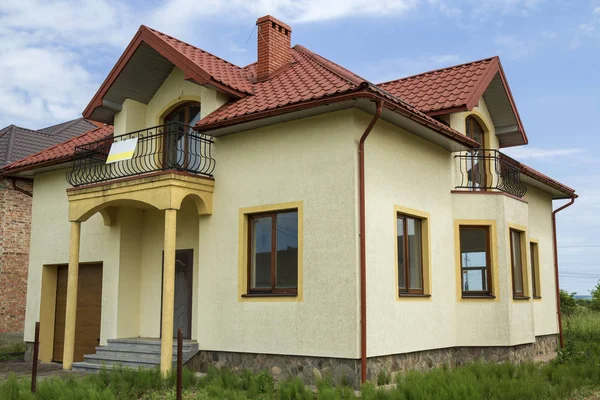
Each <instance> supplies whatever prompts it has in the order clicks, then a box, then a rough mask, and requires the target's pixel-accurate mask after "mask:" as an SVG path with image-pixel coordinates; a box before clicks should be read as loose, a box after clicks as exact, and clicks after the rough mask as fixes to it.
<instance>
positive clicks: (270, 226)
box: [247, 209, 298, 295]
mask: <svg viewBox="0 0 600 400" xmlns="http://www.w3.org/2000/svg"><path fill="white" fill-rule="evenodd" d="M247 254H248V275H247V276H248V278H249V279H248V294H273V295H277V294H279V295H295V294H297V291H298V210H297V209H293V210H283V211H275V212H265V213H260V214H251V215H248V250H247Z"/></svg>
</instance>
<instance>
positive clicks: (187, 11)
mask: <svg viewBox="0 0 600 400" xmlns="http://www.w3.org/2000/svg"><path fill="white" fill-rule="evenodd" d="M268 13H269V14H272V15H274V16H275V17H277V18H279V19H281V20H283V21H284V22H287V23H288V24H290V25H291V26H292V30H293V32H292V42H293V43H299V44H302V45H304V46H306V47H308V48H309V49H311V50H313V51H316V52H317V53H319V54H322V55H323V56H325V57H327V58H330V59H332V60H333V61H336V62H338V63H340V64H342V65H343V66H345V67H347V68H349V69H351V70H353V71H354V72H356V73H358V74H359V75H361V76H363V77H365V78H367V79H369V80H371V81H373V82H381V81H385V80H389V79H394V78H398V77H402V76H406V75H410V74H414V73H419V72H423V71H426V70H431V69H435V68H440V67H444V66H448V65H453V64H458V63H462V62H466V61H471V60H475V59H480V58H485V57H489V56H492V55H499V56H500V58H501V61H502V64H503V67H504V70H505V72H506V75H507V77H508V82H509V84H510V86H511V89H512V92H513V95H514V97H515V100H516V103H517V106H518V108H519V112H520V114H521V118H522V120H523V124H524V126H525V129H526V131H527V134H528V136H529V141H530V144H529V146H526V147H523V148H516V149H512V150H507V153H509V154H510V155H512V156H514V157H516V158H518V159H519V160H521V161H524V162H526V163H528V164H529V165H531V166H533V167H534V168H537V169H538V170H540V171H542V172H544V173H546V174H548V175H550V176H552V177H553V178H556V179H559V180H560V181H562V182H564V183H566V184H568V185H570V186H571V187H574V188H576V189H577V191H578V193H579V195H580V196H581V197H580V198H579V199H578V200H577V202H576V203H575V205H574V206H572V207H570V208H568V209H567V210H565V211H563V212H561V213H560V214H559V218H558V219H559V223H558V227H559V246H560V247H561V248H560V263H561V269H560V272H561V286H562V287H563V288H565V289H567V290H569V291H576V292H578V293H580V294H587V293H588V291H589V290H590V289H591V288H592V287H593V286H594V284H595V282H596V281H597V280H598V279H600V187H599V186H598V182H600V157H599V156H598V155H597V152H598V150H599V149H600V136H599V134H600V74H599V73H598V70H599V68H600V0H580V1H573V0H562V1H550V0H460V1H459V0H456V1H450V0H447V1H446V0H422V1H418V0H383V1H378V0H327V1H322V0H281V1H276V0H256V1H252V0H247V1H241V0H229V1H218V0H203V1H198V0H167V1H160V2H159V1H147V2H146V1H138V2H123V1H111V0H82V1H67V0H56V1H52V2H46V1H41V0H4V1H3V2H1V3H0V126H6V125H8V124H11V123H14V124H17V125H20V126H24V127H29V128H36V127H42V126H47V125H50V124H53V123H56V122H61V121H64V120H67V119H70V118H75V117H77V116H80V115H81V111H82V110H83V108H84V107H85V105H86V104H87V102H88V101H89V100H90V99H91V96H92V95H93V94H94V92H95V91H96V89H97V88H98V86H99V85H100V83H101V82H102V80H103V79H104V78H105V77H106V75H107V74H108V72H109V70H110V69H111V68H112V66H113V65H114V63H115V61H116V60H117V58H118V57H119V56H120V54H121V52H122V51H123V49H124V48H125V46H126V45H127V43H128V42H129V40H130V39H131V38H132V36H133V35H134V33H135V31H136V30H137V29H138V27H139V25H140V24H146V25H148V26H151V27H153V28H156V29H159V30H161V31H163V32H165V33H168V34H170V35H172V36H175V37H177V38H179V39H181V40H184V41H187V42H190V43H192V44H194V45H196V46H198V47H201V48H203V49H205V50H207V51H210V52H212V53H214V54H216V55H218V56H220V57H222V58H225V59H227V60H229V61H231V62H233V63H236V64H238V65H246V64H249V63H251V62H253V61H255V58H256V32H255V30H254V23H255V21H256V18H257V17H258V16H262V15H264V14H268ZM571 246H586V247H571Z"/></svg>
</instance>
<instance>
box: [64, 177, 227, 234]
mask: <svg viewBox="0 0 600 400" xmlns="http://www.w3.org/2000/svg"><path fill="white" fill-rule="evenodd" d="M214 187H215V181H214V180H213V179H211V178H206V177H202V176H194V175H188V174H178V173H173V172H161V173H158V174H149V175H146V176H141V177H137V178H136V177H134V178H132V179H123V180H120V181H117V182H107V183H105V184H100V185H93V186H89V187H82V188H76V189H70V190H68V191H67V195H68V198H69V220H70V221H86V220H87V219H88V218H90V217H91V216H92V215H94V214H95V213H97V212H100V213H102V214H103V215H102V216H103V217H104V220H105V224H106V223H108V224H111V223H114V218H110V215H109V213H108V212H104V211H105V210H108V209H109V207H113V206H127V205H129V206H135V207H154V208H156V209H158V210H167V209H173V210H178V209H179V208H180V207H181V203H182V202H183V200H184V199H185V198H186V197H188V196H189V197H190V198H191V199H192V200H193V201H194V202H195V204H196V206H197V208H198V214H199V215H205V214H212V206H213V191H214Z"/></svg>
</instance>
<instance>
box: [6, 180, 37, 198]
mask: <svg viewBox="0 0 600 400" xmlns="http://www.w3.org/2000/svg"><path fill="white" fill-rule="evenodd" d="M10 182H11V183H12V189H13V190H16V191H17V192H19V193H23V194H24V195H27V196H29V197H33V193H31V192H28V191H27V190H25V189H23V188H20V187H18V186H17V178H10Z"/></svg>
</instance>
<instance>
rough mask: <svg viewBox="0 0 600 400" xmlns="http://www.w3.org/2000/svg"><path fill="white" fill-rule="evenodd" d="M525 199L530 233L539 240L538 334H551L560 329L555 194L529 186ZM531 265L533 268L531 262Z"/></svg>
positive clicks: (536, 325) (536, 306)
mask: <svg viewBox="0 0 600 400" xmlns="http://www.w3.org/2000/svg"><path fill="white" fill-rule="evenodd" d="M525 199H526V200H527V201H528V203H529V222H528V226H529V237H530V238H531V239H535V240H537V241H538V253H539V270H540V273H539V280H540V289H541V295H542V298H541V299H539V300H534V303H533V310H534V316H535V334H536V335H547V334H551V333H555V332H557V331H558V320H557V317H556V282H555V280H554V256H553V238H552V198H551V196H550V195H549V194H547V193H544V192H542V191H540V190H537V189H535V188H532V187H529V190H528V192H527V195H526V196H525ZM530 260H531V256H530ZM528 265H529V269H531V264H528ZM530 274H531V273H530Z"/></svg>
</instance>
